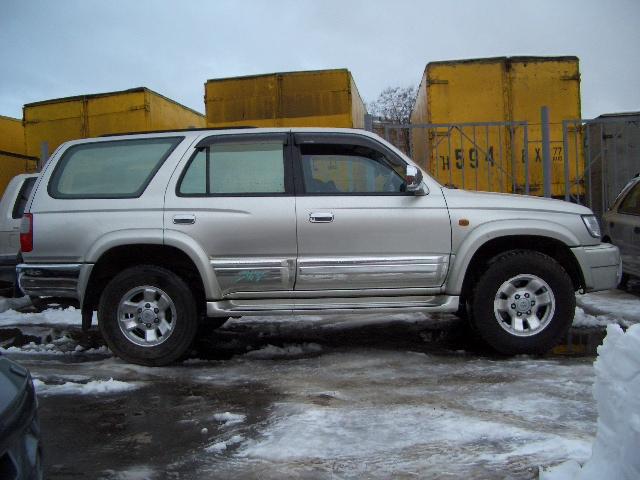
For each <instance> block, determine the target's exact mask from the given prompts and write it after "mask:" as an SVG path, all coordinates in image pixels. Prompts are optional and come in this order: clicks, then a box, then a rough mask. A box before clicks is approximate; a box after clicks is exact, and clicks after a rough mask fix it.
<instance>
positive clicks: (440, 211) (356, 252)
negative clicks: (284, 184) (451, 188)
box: [294, 133, 451, 294]
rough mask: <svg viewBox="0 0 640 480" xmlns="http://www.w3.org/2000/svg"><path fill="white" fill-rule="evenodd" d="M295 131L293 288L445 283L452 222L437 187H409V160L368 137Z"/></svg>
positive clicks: (400, 287)
mask: <svg viewBox="0 0 640 480" xmlns="http://www.w3.org/2000/svg"><path fill="white" fill-rule="evenodd" d="M294 138H295V148H294V152H295V158H294V165H295V168H296V170H295V172H296V193H297V197H296V198H297V200H296V205H297V207H296V211H297V213H296V214H297V218H298V226H297V233H298V267H297V277H296V285H295V289H296V290H302V291H305V290H308V291H321V290H360V291H362V290H374V292H371V294H375V290H381V289H395V290H396V291H397V292H398V293H400V292H399V290H411V289H414V288H428V287H439V286H441V285H442V284H443V282H444V280H445V277H446V274H447V269H448V263H449V255H450V252H451V226H450V220H449V214H448V211H447V208H446V204H445V200H444V197H443V196H442V193H441V191H440V190H439V189H438V190H437V191H432V192H429V193H428V194H427V195H414V194H413V193H409V192H406V191H405V190H406V184H405V179H404V172H405V169H406V162H405V161H404V160H403V159H402V158H401V157H400V156H399V155H397V154H396V153H395V152H393V151H392V150H391V149H390V148H388V147H386V146H385V145H384V144H383V143H381V142H378V141H376V140H375V139H373V138H371V137H367V136H364V135H358V134H348V133H335V134H333V133H332V134H328V133H296V134H295V135H294ZM434 190H435V189H434ZM354 294H355V293H354Z"/></svg>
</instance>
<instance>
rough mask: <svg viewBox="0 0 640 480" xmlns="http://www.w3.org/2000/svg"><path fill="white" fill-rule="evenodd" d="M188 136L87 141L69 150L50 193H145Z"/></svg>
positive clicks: (94, 195)
mask: <svg viewBox="0 0 640 480" xmlns="http://www.w3.org/2000/svg"><path fill="white" fill-rule="evenodd" d="M183 139H184V137H159V138H144V139H133V140H114V141H105V142H95V143H83V144H80V145H74V146H72V147H70V148H69V149H67V151H65V152H64V154H63V155H62V158H61V159H60V161H59V162H58V164H57V165H56V168H55V170H54V172H53V175H52V177H51V180H50V181H49V186H48V192H49V195H51V197H53V198H63V199H64V198H135V197H139V196H140V195H142V192H144V190H145V189H146V188H147V185H149V182H150V181H151V179H152V178H153V176H154V175H155V174H156V172H157V171H158V169H159V168H160V167H161V166H162V164H163V163H164V161H165V160H166V159H167V157H168V156H169V155H170V154H171V152H172V151H173V150H174V149H175V148H176V146H177V145H178V144H179V143H180V142H181V141H182V140H183Z"/></svg>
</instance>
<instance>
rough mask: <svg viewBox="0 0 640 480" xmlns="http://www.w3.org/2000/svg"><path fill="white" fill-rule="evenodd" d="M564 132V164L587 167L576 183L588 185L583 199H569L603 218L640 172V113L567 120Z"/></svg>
mask: <svg viewBox="0 0 640 480" xmlns="http://www.w3.org/2000/svg"><path fill="white" fill-rule="evenodd" d="M563 132H564V135H563V137H564V150H565V152H566V156H565V157H566V159H565V162H566V163H569V164H571V163H575V164H582V165H584V169H583V175H582V176H581V177H580V178H577V179H576V181H577V182H580V183H582V184H584V185H585V189H584V192H585V193H584V195H583V196H575V195H571V196H567V197H566V200H570V201H574V202H578V203H581V204H583V205H586V206H588V207H589V208H591V209H592V210H593V211H594V212H595V213H596V214H597V215H599V216H600V215H602V214H603V213H604V212H606V211H607V209H609V208H610V207H611V205H612V204H613V202H614V201H615V199H616V197H617V195H618V193H619V192H620V190H622V188H623V187H624V186H625V185H626V184H627V182H628V181H629V180H631V178H633V177H634V176H635V175H637V174H638V173H640V114H639V113H631V114H615V115H602V116H600V117H598V118H595V119H592V120H584V119H578V120H565V121H564V122H563ZM572 132H575V133H572ZM580 139H582V142H580Z"/></svg>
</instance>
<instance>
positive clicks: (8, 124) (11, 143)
mask: <svg viewBox="0 0 640 480" xmlns="http://www.w3.org/2000/svg"><path fill="white" fill-rule="evenodd" d="M0 151H2V152H11V153H18V154H22V155H24V154H25V152H26V150H25V146H24V126H23V125H22V120H20V119H18V118H12V117H5V116H3V115H0Z"/></svg>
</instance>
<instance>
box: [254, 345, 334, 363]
mask: <svg viewBox="0 0 640 480" xmlns="http://www.w3.org/2000/svg"><path fill="white" fill-rule="evenodd" d="M321 351H322V347H321V346H320V345H318V344H317V343H302V344H299V345H285V346H284V347H276V346H274V345H267V346H265V347H263V348H260V349H258V350H252V351H250V352H247V353H246V354H245V356H246V357H249V358H260V359H263V360H267V359H274V360H275V359H281V358H295V357H300V356H303V355H304V356H307V355H308V354H310V353H320V352H321Z"/></svg>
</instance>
